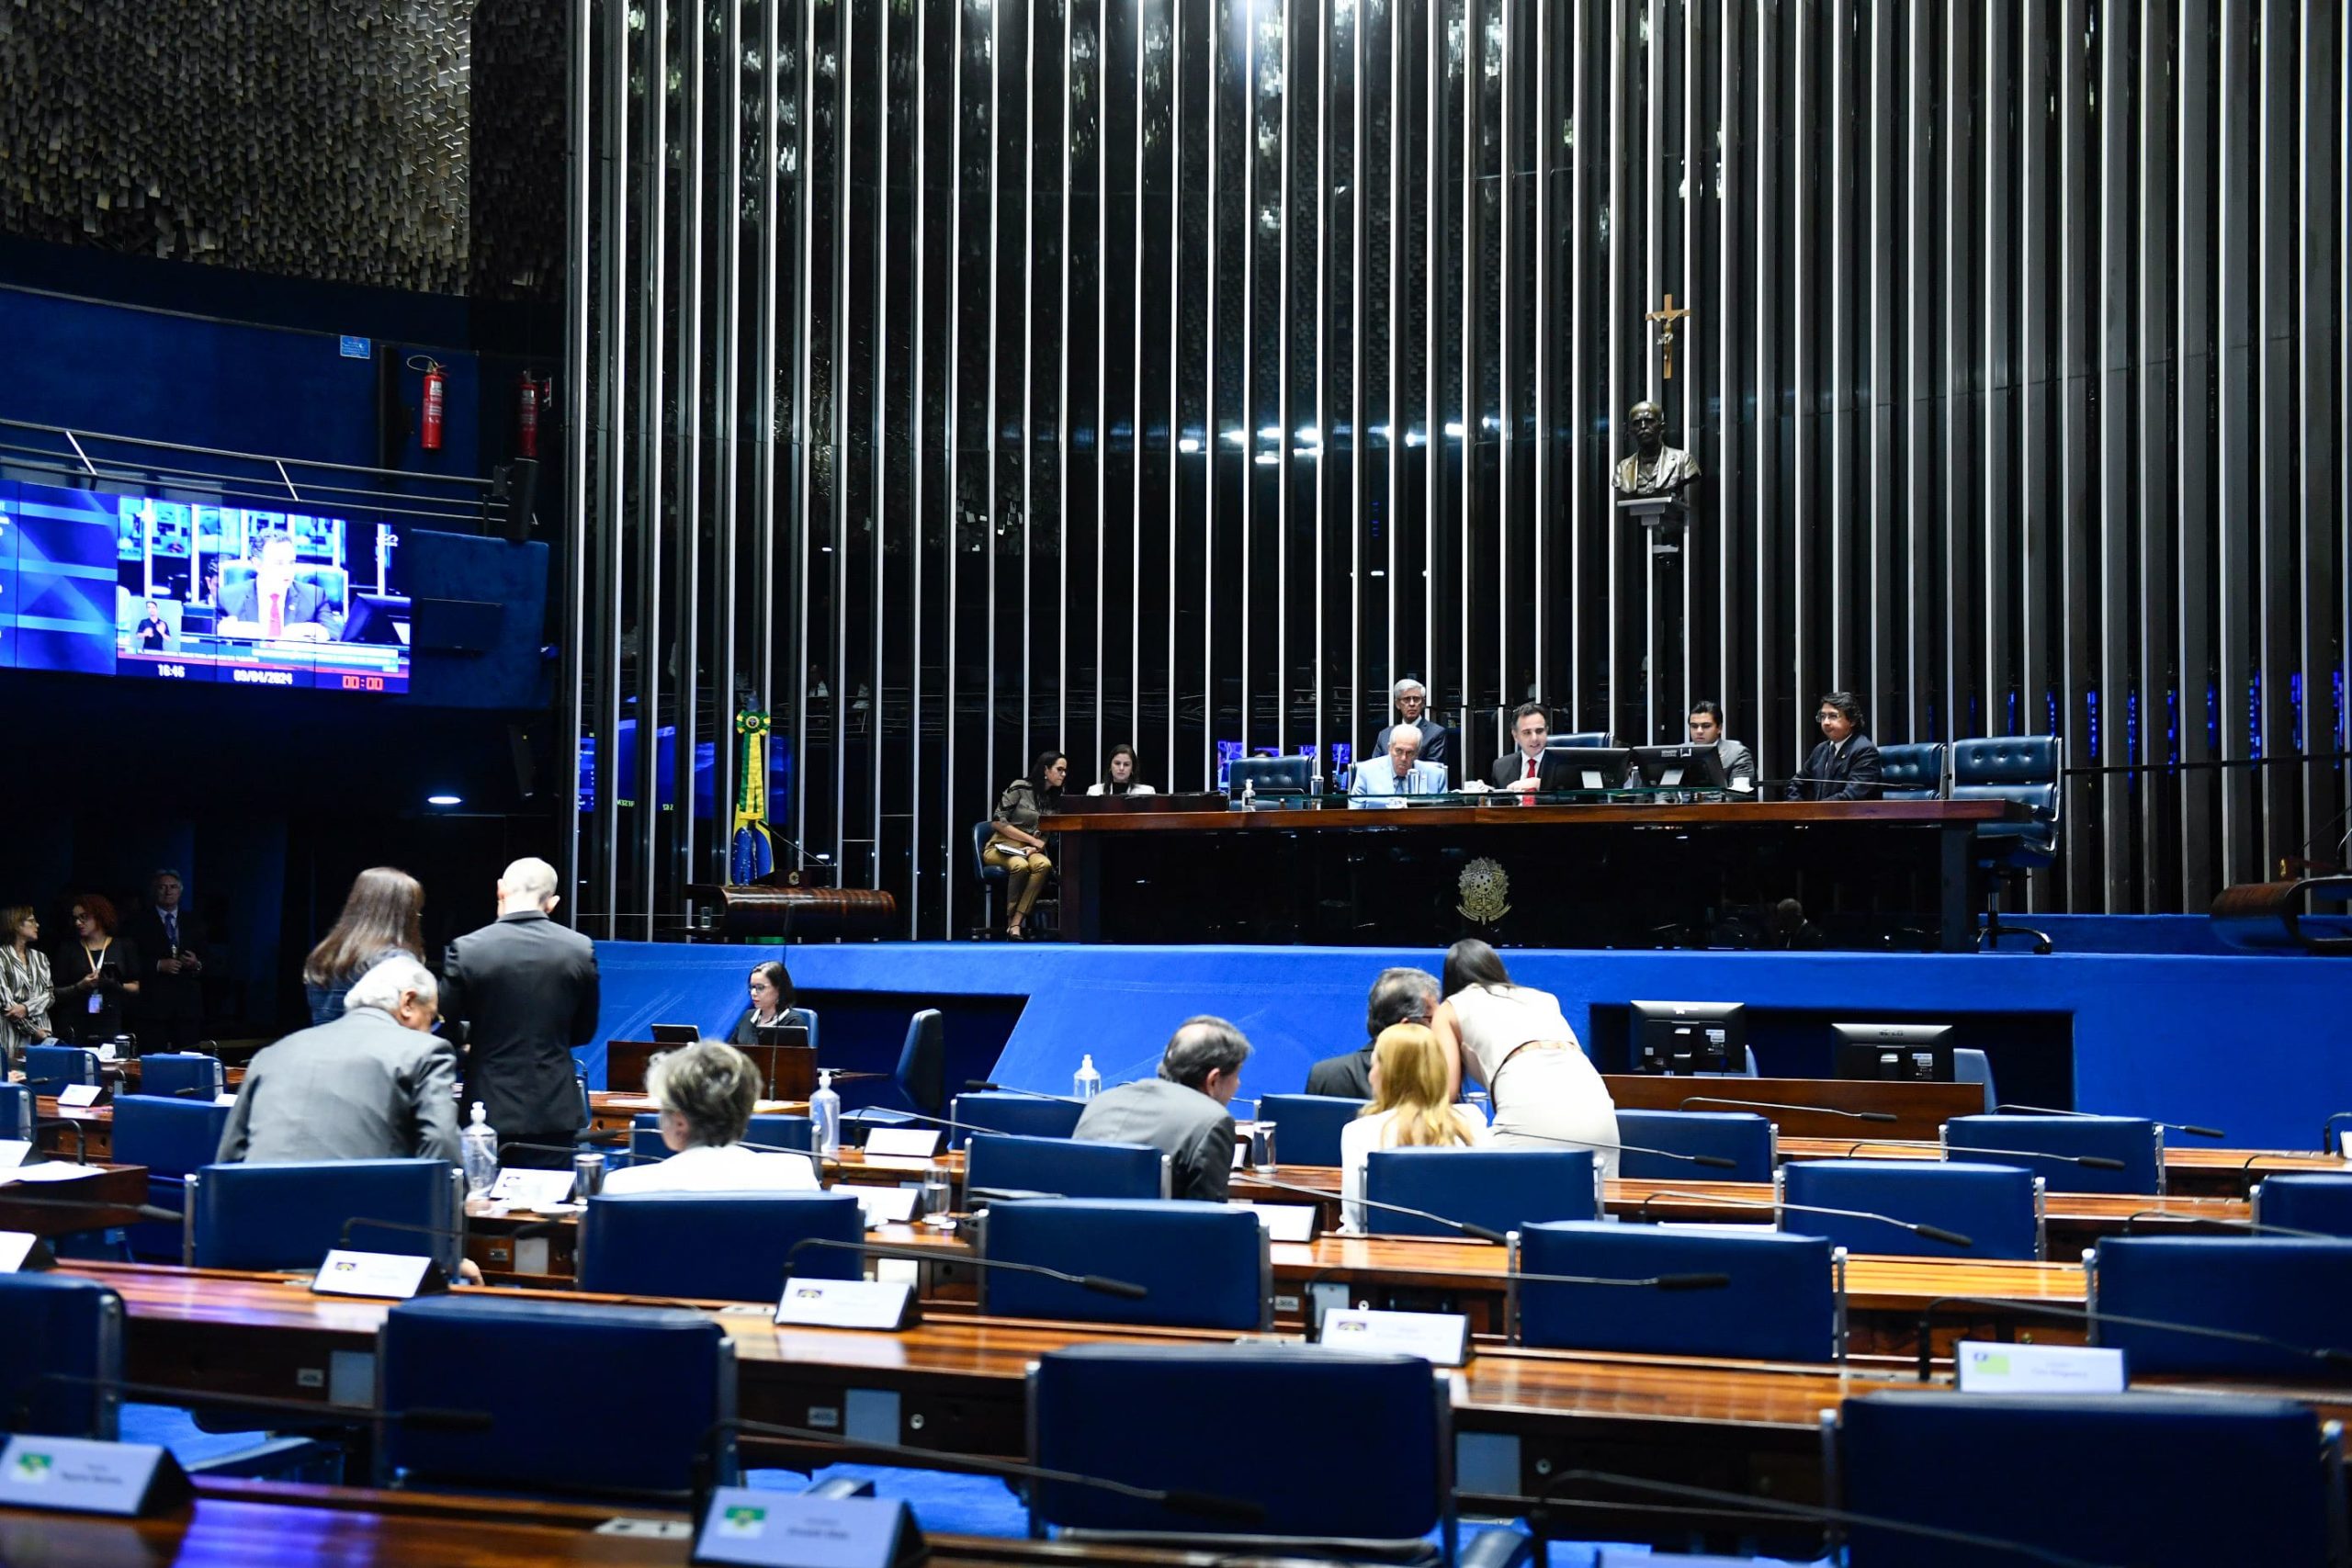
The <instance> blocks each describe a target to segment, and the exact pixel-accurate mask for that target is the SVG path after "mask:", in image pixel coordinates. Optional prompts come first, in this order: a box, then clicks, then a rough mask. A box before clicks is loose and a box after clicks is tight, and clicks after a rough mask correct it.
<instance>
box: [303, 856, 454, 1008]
mask: <svg viewBox="0 0 2352 1568" xmlns="http://www.w3.org/2000/svg"><path fill="white" fill-rule="evenodd" d="M393 953H407V954H408V955H409V956H410V957H411V958H413V959H415V960H417V961H418V962H419V963H422V962H424V885H423V884H422V883H420V882H418V881H417V879H416V878H415V877H413V876H411V875H410V874H408V873H407V872H404V871H401V870H399V869H398V868H396V867H393V866H389V865H371V866H369V867H368V869H367V870H366V871H363V872H361V873H360V874H358V875H357V876H356V877H354V878H353V879H352V883H351V894H350V896H349V897H346V898H345V899H344V901H343V913H342V915H341V916H340V917H338V918H337V919H336V920H335V922H334V929H333V930H331V931H328V932H327V934H326V935H325V936H323V937H322V938H321V939H320V940H319V945H318V946H316V947H314V948H312V949H311V956H310V957H308V958H306V959H304V960H303V961H302V994H303V996H305V997H306V998H309V999H310V1003H311V1023H312V1024H313V1025H316V1024H322V1023H325V1022H328V1021H331V1020H333V1019H336V1018H340V1017H342V1016H343V998H344V995H345V992H347V991H349V990H350V989H351V987H352V984H353V982H355V981H356V980H357V979H358V978H359V976H362V975H365V974H366V973H368V970H370V969H373V968H374V967H375V966H376V964H377V963H378V962H379V960H382V959H385V958H389V957H390V956H391V955H392V954H393Z"/></svg>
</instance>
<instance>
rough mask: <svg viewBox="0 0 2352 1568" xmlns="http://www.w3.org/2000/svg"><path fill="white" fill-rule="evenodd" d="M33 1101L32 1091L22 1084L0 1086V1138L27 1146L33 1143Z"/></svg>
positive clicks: (34, 1097)
mask: <svg viewBox="0 0 2352 1568" xmlns="http://www.w3.org/2000/svg"><path fill="white" fill-rule="evenodd" d="M35 1099H36V1096H35V1095H34V1093H33V1091H32V1089H30V1088H28V1087H27V1086H26V1085H24V1084H20V1083H5V1084H0V1138H14V1139H17V1141H18V1142H21V1143H28V1144H29V1143H31V1142H32V1141H33V1112H34V1110H35V1105H34V1100H35Z"/></svg>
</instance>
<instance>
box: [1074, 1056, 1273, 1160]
mask: <svg viewBox="0 0 2352 1568" xmlns="http://www.w3.org/2000/svg"><path fill="white" fill-rule="evenodd" d="M1249 1058H1250V1042H1249V1041H1248V1040H1246V1039H1244V1038H1243V1037H1242V1033H1241V1031H1239V1030H1238V1029H1236V1028H1234V1027H1233V1025H1231V1024H1229V1023H1227V1022H1226V1021H1225V1020H1223V1019H1221V1018H1211V1017H1209V1016H1207V1015H1206V1014H1203V1015H1201V1016H1200V1017H1198V1018H1188V1019H1186V1020H1185V1021H1183V1022H1182V1023H1180V1024H1178V1025H1177V1026H1176V1032H1175V1033H1174V1034H1172V1035H1170V1036H1169V1039H1168V1048H1167V1050H1165V1051H1163V1052H1161V1053H1160V1057H1159V1077H1156V1078H1138V1079H1136V1081H1135V1082H1134V1083H1123V1084H1121V1085H1119V1086H1118V1088H1116V1089H1105V1090H1103V1092H1102V1093H1101V1094H1099V1095H1096V1096H1095V1097H1094V1098H1093V1099H1092V1100H1090V1101H1088V1102H1087V1106H1086V1111H1085V1113H1084V1114H1082V1115H1080V1117H1079V1119H1078V1128H1077V1130H1076V1131H1075V1132H1074V1133H1072V1134H1071V1136H1072V1137H1078V1138H1085V1139H1087V1140H1089V1141H1091V1142H1093V1143H1098V1144H1149V1145H1151V1146H1152V1147H1153V1148H1156V1149H1158V1150H1159V1152H1160V1153H1161V1154H1164V1155H1166V1156H1168V1157H1169V1159H1170V1162H1171V1168H1170V1172H1169V1196H1170V1197H1171V1198H1199V1199H1204V1200H1205V1201H1208V1202H1211V1203H1222V1202H1224V1201H1225V1195H1226V1191H1227V1188H1228V1187H1229V1186H1230V1185H1231V1183H1232V1179H1233V1112H1232V1111H1229V1110H1227V1106H1229V1105H1231V1104H1232V1103H1233V1091H1234V1090H1235V1089H1238V1088H1239V1087H1240V1085H1241V1064H1242V1063H1243V1062H1245V1061H1247V1060H1249Z"/></svg>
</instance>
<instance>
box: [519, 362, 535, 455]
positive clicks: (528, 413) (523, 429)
mask: <svg viewBox="0 0 2352 1568" xmlns="http://www.w3.org/2000/svg"><path fill="white" fill-rule="evenodd" d="M538 455H539V384H538V383H537V381H534V380H532V379H531V373H530V372H529V371H528V370H526V371H524V372H523V375H522V378H521V379H520V380H518V381H516V382H515V456H517V457H537V456H538Z"/></svg>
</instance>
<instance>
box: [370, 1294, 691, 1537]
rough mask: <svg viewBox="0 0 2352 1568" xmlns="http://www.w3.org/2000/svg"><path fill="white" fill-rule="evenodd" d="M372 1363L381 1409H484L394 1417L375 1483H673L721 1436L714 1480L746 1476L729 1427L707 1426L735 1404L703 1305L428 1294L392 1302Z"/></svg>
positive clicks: (630, 1492)
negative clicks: (441, 1418)
mask: <svg viewBox="0 0 2352 1568" xmlns="http://www.w3.org/2000/svg"><path fill="white" fill-rule="evenodd" d="M376 1366H377V1378H376V1386H377V1398H378V1403H379V1404H380V1405H381V1406H382V1407H383V1408H385V1409H387V1410H392V1411H405V1410H417V1409H431V1410H452V1411H464V1412H480V1413H481V1414H484V1415H487V1416H489V1417H490V1422H489V1426H488V1427H487V1428H486V1429H482V1430H477V1431H458V1430H450V1429H448V1428H447V1426H445V1425H444V1424H441V1423H435V1424H433V1425H431V1426H426V1425H424V1424H423V1423H417V1424H406V1423H402V1422H400V1421H391V1422H388V1423H387V1424H386V1427H385V1435H384V1442H383V1446H382V1448H381V1449H380V1450H379V1458H378V1481H379V1484H388V1483H393V1482H402V1483H407V1484H411V1485H416V1486H432V1487H435V1488H444V1489H447V1488H478V1489H480V1488H488V1489H501V1490H511V1491H522V1492H532V1493H538V1492H550V1493H566V1494H590V1495H603V1496H614V1495H620V1496H661V1497H673V1496H678V1495H684V1494H687V1493H690V1492H691V1491H693V1489H694V1487H695V1479H696V1471H697V1464H696V1461H697V1456H699V1455H704V1454H709V1453H713V1452H714V1451H715V1456H716V1460H717V1463H716V1465H715V1467H714V1470H713V1472H712V1479H713V1480H714V1481H716V1482H718V1483H721V1484H726V1483H732V1482H733V1481H734V1480H735V1479H736V1478H737V1465H736V1461H735V1442H734V1438H733V1436H732V1434H730V1433H719V1434H717V1435H716V1436H714V1434H713V1431H712V1428H713V1427H714V1426H715V1425H716V1424H717V1423H718V1422H720V1421H724V1420H728V1419H730V1418H731V1417H732V1416H734V1414H735V1353H734V1347H733V1346H731V1345H729V1343H728V1340H727V1336H726V1335H725V1334H724V1333H723V1332H722V1331H721V1330H720V1328H719V1326H718V1320H717V1319H715V1318H713V1317H711V1316H709V1315H708V1314H705V1313H699V1312H692V1311H687V1310H685V1309H683V1308H673V1307H639V1306H591V1305H588V1304H585V1303H578V1302H548V1301H534V1300H532V1299H530V1298H529V1297H527V1296H512V1295H506V1294H503V1293H499V1294H489V1293H483V1292H467V1293H465V1294H462V1295H445V1296H429V1297H424V1298H421V1299H419V1300H416V1301H408V1302H401V1303H399V1304H398V1305H397V1306H394V1307H393V1308H392V1309H391V1311H390V1312H389V1313H388V1314H385V1318H384V1326H383V1328H382V1329H381V1330H380V1331H379V1334H378V1337H377V1360H376ZM611 1368H621V1369H626V1371H627V1376H628V1384H629V1386H630V1387H632V1388H636V1389H639V1390H643V1391H646V1392H645V1393H644V1396H643V1397H639V1398H634V1399H629V1400H627V1401H625V1402H624V1407H621V1408H617V1409H616V1406H615V1404H614V1399H613V1389H612V1385H611V1383H610V1382H607V1381H606V1380H605V1378H602V1377H599V1376H595V1375H594V1371H595V1370H596V1369H611ZM616 1416H617V1417H618V1418H619V1420H620V1422H621V1425H620V1426H619V1427H617V1428H616V1427H615V1425H614V1423H615V1420H616Z"/></svg>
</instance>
